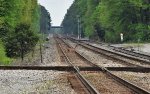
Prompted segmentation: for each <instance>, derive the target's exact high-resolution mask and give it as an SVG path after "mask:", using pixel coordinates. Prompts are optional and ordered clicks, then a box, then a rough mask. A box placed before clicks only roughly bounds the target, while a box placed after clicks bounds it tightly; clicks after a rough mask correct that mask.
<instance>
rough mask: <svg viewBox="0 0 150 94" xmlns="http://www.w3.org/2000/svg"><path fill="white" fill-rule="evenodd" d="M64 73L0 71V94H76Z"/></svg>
mask: <svg viewBox="0 0 150 94" xmlns="http://www.w3.org/2000/svg"><path fill="white" fill-rule="evenodd" d="M67 74H68V73H65V72H57V71H36V70H28V71H27V70H5V71H4V70H0V94H76V93H75V92H74V90H73V89H72V88H71V86H70V84H69V83H68V80H67V77H65V76H64V75H67Z"/></svg>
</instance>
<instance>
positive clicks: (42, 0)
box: [38, 0, 74, 26]
mask: <svg viewBox="0 0 150 94" xmlns="http://www.w3.org/2000/svg"><path fill="white" fill-rule="evenodd" d="M73 1H74V0H38V3H39V4H40V5H43V6H44V7H45V8H46V9H47V10H48V12H49V13H50V15H51V19H52V22H51V23H52V26H60V24H61V22H62V20H63V18H64V16H65V14H66V13H67V9H68V8H69V7H70V6H71V4H72V3H73Z"/></svg>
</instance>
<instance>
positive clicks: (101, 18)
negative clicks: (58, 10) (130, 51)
mask: <svg viewBox="0 0 150 94" xmlns="http://www.w3.org/2000/svg"><path fill="white" fill-rule="evenodd" d="M77 15H79V16H80V19H81V28H80V29H81V31H82V32H83V34H82V35H84V36H87V37H90V38H92V39H95V38H96V39H100V40H101V41H105V42H114V43H118V42H120V33H123V34H124V41H126V42H128V41H137V40H140V41H150V0H75V1H74V3H73V4H72V6H71V7H70V8H69V9H68V12H67V14H66V16H65V18H64V20H63V22H62V26H63V27H64V33H68V34H74V35H77V32H78V26H77V24H78V22H77Z"/></svg>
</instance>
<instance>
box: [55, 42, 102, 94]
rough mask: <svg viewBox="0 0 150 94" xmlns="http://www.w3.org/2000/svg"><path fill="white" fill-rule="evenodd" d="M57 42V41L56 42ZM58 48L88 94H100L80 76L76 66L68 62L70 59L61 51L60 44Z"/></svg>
mask: <svg viewBox="0 0 150 94" xmlns="http://www.w3.org/2000/svg"><path fill="white" fill-rule="evenodd" d="M56 41H57V42H58V40H56ZM59 47H60V49H61V50H62V52H63V54H64V56H65V57H66V59H67V61H68V64H69V65H70V66H72V67H73V68H74V69H75V74H76V75H77V77H78V78H79V79H80V81H81V82H82V84H83V85H84V86H85V87H86V89H87V90H88V91H89V93H90V94H100V93H99V92H98V91H97V90H96V89H95V88H94V87H93V86H92V85H91V83H90V82H89V81H87V80H86V79H85V77H83V76H82V75H81V74H80V69H79V67H77V66H74V65H73V64H72V62H71V61H70V59H69V58H68V56H67V55H66V53H65V52H64V51H63V49H62V47H61V45H60V43H59Z"/></svg>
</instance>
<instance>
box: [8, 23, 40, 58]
mask: <svg viewBox="0 0 150 94" xmlns="http://www.w3.org/2000/svg"><path fill="white" fill-rule="evenodd" d="M6 40H11V41H7V42H6V43H5V46H6V49H7V50H6V51H7V55H8V56H9V57H14V56H20V55H21V51H22V50H23V51H24V53H26V52H28V51H30V50H32V49H33V47H34V46H35V45H36V43H37V41H38V36H37V34H35V32H33V31H31V28H30V25H29V24H26V23H21V24H18V25H17V26H16V28H15V31H14V32H12V33H11V34H10V36H9V37H7V39H6Z"/></svg>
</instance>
